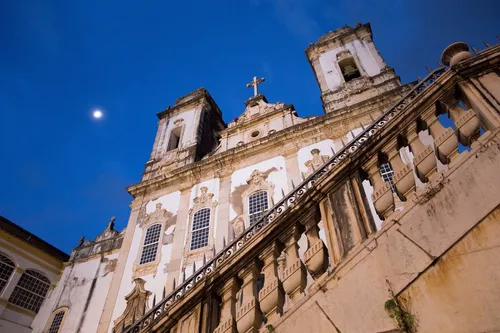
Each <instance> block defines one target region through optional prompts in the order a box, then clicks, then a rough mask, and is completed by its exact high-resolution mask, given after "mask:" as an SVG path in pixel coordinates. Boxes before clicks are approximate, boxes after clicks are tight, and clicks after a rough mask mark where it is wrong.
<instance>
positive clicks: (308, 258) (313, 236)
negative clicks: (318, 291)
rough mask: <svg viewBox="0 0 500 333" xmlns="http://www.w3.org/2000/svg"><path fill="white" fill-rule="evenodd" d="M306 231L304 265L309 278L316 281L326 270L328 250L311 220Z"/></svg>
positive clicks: (315, 224)
mask: <svg viewBox="0 0 500 333" xmlns="http://www.w3.org/2000/svg"><path fill="white" fill-rule="evenodd" d="M306 228H307V230H306V237H307V242H308V243H309V248H308V249H307V250H306V252H304V263H305V265H306V267H307V270H308V271H309V273H311V276H312V277H313V278H314V279H315V280H316V279H317V278H318V277H320V276H321V275H322V274H323V273H324V272H326V270H327V269H328V249H327V248H326V245H325V243H323V240H322V239H321V238H320V237H319V227H318V224H317V222H316V221H314V220H312V223H310V224H309V225H308V226H307V227H306Z"/></svg>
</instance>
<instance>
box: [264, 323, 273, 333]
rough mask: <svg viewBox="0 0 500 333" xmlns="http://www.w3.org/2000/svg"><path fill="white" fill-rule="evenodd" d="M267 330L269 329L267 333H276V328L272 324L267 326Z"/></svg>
mask: <svg viewBox="0 0 500 333" xmlns="http://www.w3.org/2000/svg"><path fill="white" fill-rule="evenodd" d="M266 328H267V331H268V332H269V333H274V332H275V330H274V327H273V325H271V324H269V325H266Z"/></svg>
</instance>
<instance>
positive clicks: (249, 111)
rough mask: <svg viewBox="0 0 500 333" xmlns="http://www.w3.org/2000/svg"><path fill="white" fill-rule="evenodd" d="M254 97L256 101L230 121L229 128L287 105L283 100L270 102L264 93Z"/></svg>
mask: <svg viewBox="0 0 500 333" xmlns="http://www.w3.org/2000/svg"><path fill="white" fill-rule="evenodd" d="M253 99H254V100H255V101H254V103H248V105H247V107H246V109H245V111H244V112H243V114H242V115H241V116H239V117H238V118H236V119H235V120H233V121H232V122H230V123H229V125H228V127H229V128H233V127H236V126H237V125H241V124H244V123H246V122H249V121H251V120H252V119H254V118H255V117H257V116H260V115H264V114H267V113H271V112H273V111H275V110H279V109H282V108H284V107H285V103H283V102H278V103H268V102H267V100H266V99H265V97H263V95H258V96H257V98H255V97H254V98H253Z"/></svg>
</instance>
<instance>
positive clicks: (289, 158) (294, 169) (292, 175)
mask: <svg viewBox="0 0 500 333" xmlns="http://www.w3.org/2000/svg"><path fill="white" fill-rule="evenodd" d="M297 152H298V149H296V148H291V149H288V150H287V151H285V152H284V154H283V156H284V157H285V168H286V181H287V185H288V192H290V191H292V190H293V188H294V186H292V181H293V184H294V185H295V186H297V185H298V184H300V182H301V180H300V169H299V161H298V157H297Z"/></svg>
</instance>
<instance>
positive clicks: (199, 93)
mask: <svg viewBox="0 0 500 333" xmlns="http://www.w3.org/2000/svg"><path fill="white" fill-rule="evenodd" d="M189 95H193V97H192V98H191V99H189V100H187V101H185V102H182V103H178V104H177V103H176V104H175V105H174V106H173V107H168V108H167V109H165V110H163V111H161V112H159V113H158V114H156V116H157V117H158V118H159V119H163V118H165V117H167V116H168V117H171V116H173V115H175V114H177V113H179V112H182V111H185V110H186V108H188V107H194V108H196V107H201V108H203V107H204V106H205V103H206V102H208V104H209V105H210V106H211V107H212V109H213V110H215V111H216V112H217V114H218V115H219V116H220V117H221V118H222V112H221V111H220V109H219V106H218V105H217V103H215V100H214V99H213V98H212V96H211V95H210V93H209V92H208V91H207V90H206V89H205V88H199V89H197V90H195V91H193V92H191V93H189V94H187V95H185V96H182V97H180V98H178V99H177V101H179V100H180V99H183V98H186V97H188V96H189Z"/></svg>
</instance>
